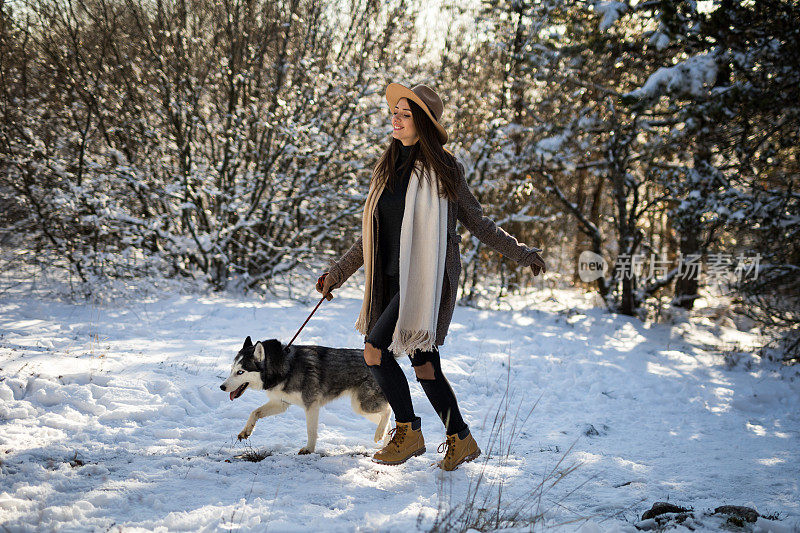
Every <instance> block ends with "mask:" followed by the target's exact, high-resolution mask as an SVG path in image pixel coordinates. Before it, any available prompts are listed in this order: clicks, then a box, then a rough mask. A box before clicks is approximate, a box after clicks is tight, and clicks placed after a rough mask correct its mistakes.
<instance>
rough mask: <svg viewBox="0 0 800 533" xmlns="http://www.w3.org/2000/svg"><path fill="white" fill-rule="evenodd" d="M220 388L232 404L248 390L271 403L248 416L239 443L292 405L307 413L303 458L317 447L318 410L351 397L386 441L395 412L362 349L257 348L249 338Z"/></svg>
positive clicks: (266, 344)
mask: <svg viewBox="0 0 800 533" xmlns="http://www.w3.org/2000/svg"><path fill="white" fill-rule="evenodd" d="M219 388H220V389H222V390H223V391H230V398H231V400H235V399H236V398H238V397H239V396H241V395H242V394H243V393H244V391H245V389H255V390H263V391H266V392H267V396H268V397H269V402H267V403H265V404H264V405H262V406H261V407H259V408H258V409H256V410H255V411H253V412H252V413H250V418H248V419H247V424H246V425H245V426H244V429H243V430H242V432H241V433H239V440H242V439H246V438H248V437H249V436H250V434H251V433H252V432H253V428H254V427H255V425H256V422H257V421H258V419H259V418H265V417H267V416H272V415H277V414H280V413H282V412H284V411H286V409H288V407H289V405H291V404H294V405H299V406H301V407H302V408H303V409H305V411H306V430H307V432H308V442H307V443H306V445H305V446H304V447H303V448H301V449H300V452H299V453H300V454H306V453H312V452H313V451H314V447H315V446H316V444H317V422H318V419H319V409H320V407H322V406H323V405H325V404H326V403H328V402H331V401H333V400H335V399H336V398H339V397H341V396H344V395H345V394H348V395H350V402H351V405H352V406H353V410H354V411H355V412H356V413H358V414H360V415H363V416H364V417H365V418H366V419H367V420H370V421H372V422H374V423H376V424H378V429H377V430H376V431H375V442H379V441H381V440H383V439H384V437H385V436H386V429H387V426H388V425H389V414H390V413H391V408H390V407H389V403H388V402H387V401H386V398H384V396H383V393H382V392H381V390H380V388H379V387H378V384H377V383H376V382H375V378H373V377H372V373H371V372H370V371H369V369H368V368H367V365H366V363H365V362H364V357H363V355H362V352H361V350H356V349H343V348H326V347H324V346H290V347H289V348H288V349H286V348H284V346H283V344H281V342H280V341H278V340H276V339H270V340H268V341H261V342H256V343H255V345H253V341H251V340H250V337H247V338H246V339H245V341H244V346H242V349H241V350H239V353H238V354H236V358H235V359H234V361H233V368H231V375H230V376H228V379H226V380H225V381H224V382H223V383H222V385H220V386H219Z"/></svg>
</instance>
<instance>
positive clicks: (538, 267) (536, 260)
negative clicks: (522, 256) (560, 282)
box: [531, 252, 547, 276]
mask: <svg viewBox="0 0 800 533" xmlns="http://www.w3.org/2000/svg"><path fill="white" fill-rule="evenodd" d="M531 270H533V275H534V276H538V275H539V271H541V272H542V274H544V273H545V272H547V268H546V266H545V264H544V259H542V256H541V255H539V253H538V252H533V257H532V263H531Z"/></svg>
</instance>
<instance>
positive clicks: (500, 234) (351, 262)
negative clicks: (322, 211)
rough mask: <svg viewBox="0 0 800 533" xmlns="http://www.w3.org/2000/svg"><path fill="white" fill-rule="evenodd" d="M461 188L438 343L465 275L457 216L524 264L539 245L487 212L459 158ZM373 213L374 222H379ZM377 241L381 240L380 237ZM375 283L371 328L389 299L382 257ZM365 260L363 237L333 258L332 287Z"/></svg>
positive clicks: (454, 206)
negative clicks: (385, 297)
mask: <svg viewBox="0 0 800 533" xmlns="http://www.w3.org/2000/svg"><path fill="white" fill-rule="evenodd" d="M458 170H459V173H458V189H457V198H456V200H455V201H450V202H448V206H447V251H446V254H445V278H444V282H443V283H442V298H441V304H440V306H439V317H438V320H437V326H436V344H437V345H439V346H441V345H442V344H444V338H445V336H446V335H447V330H448V328H449V327H450V320H451V319H452V318H453V310H454V309H455V306H456V295H457V293H458V280H459V277H460V276H461V252H460V250H459V245H460V243H461V239H460V238H459V235H458V233H457V232H456V220H460V221H461V223H462V224H463V225H464V226H465V227H466V228H467V229H468V230H469V231H470V232H471V233H472V235H474V236H475V237H477V238H478V239H479V240H480V241H481V242H482V243H484V244H486V245H487V246H489V247H490V248H492V249H494V250H496V251H498V252H500V253H501V254H503V255H504V256H506V257H510V258H511V259H513V260H514V261H516V262H517V263H519V264H520V265H522V266H530V265H532V264H533V259H534V257H535V254H536V252H537V251H541V250H540V249H539V248H530V247H528V246H526V245H524V244H522V243H520V242H519V241H517V239H515V238H514V237H513V236H512V235H509V234H508V233H507V232H506V231H505V230H504V229H503V228H501V227H500V226H498V225H497V224H495V223H494V221H493V220H492V219H490V218H488V217H486V216H484V215H483V208H482V207H481V204H480V203H479V202H478V200H477V199H476V198H475V196H473V194H472V192H471V191H470V190H469V186H468V185H467V182H466V180H465V178H464V165H462V164H461V162H458ZM375 211H376V214H375V216H374V217H373V224H375V223H376V221H375V218H377V209H376V210H375ZM376 242H377V240H376ZM375 263H376V264H375V268H374V277H373V284H372V302H371V305H370V317H369V328H368V330H372V327H373V326H374V325H375V322H376V321H377V320H378V317H379V316H380V314H381V312H382V310H383V308H384V306H385V304H386V303H388V302H383V301H381V300H382V299H383V272H382V265H381V262H380V261H376V262H375ZM363 264H364V250H363V247H362V243H361V237H360V236H359V237H358V240H356V242H355V244H353V246H351V247H350V249H349V250H347V252H345V254H344V255H343V256H342V257H341V258H340V259H339V260H338V261H333V262H331V264H330V266H329V268H328V272H329V273H330V274H329V275H331V276H333V282H334V283H333V285H332V287H331V288H332V289H337V288H339V287H341V286H342V284H343V283H344V282H345V281H347V279H348V278H349V277H350V276H352V275H353V274H354V273H355V271H356V270H358V269H359V268H360V267H361V266H362V265H363Z"/></svg>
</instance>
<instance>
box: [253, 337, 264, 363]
mask: <svg viewBox="0 0 800 533" xmlns="http://www.w3.org/2000/svg"><path fill="white" fill-rule="evenodd" d="M253 359H255V360H256V361H259V362H261V361H263V360H264V345H263V344H261V343H260V342H257V343H256V349H255V351H254V352H253Z"/></svg>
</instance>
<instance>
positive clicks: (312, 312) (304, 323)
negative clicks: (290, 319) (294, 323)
mask: <svg viewBox="0 0 800 533" xmlns="http://www.w3.org/2000/svg"><path fill="white" fill-rule="evenodd" d="M324 299H325V295H323V296H322V298H320V299H319V302H317V306H316V307H314V310H313V311H311V314H310V315H308V318H306V321H305V322H303V325H302V326H300V329H298V330H297V333H295V334H294V337H292V340H290V341H289V344H287V345H286V347H285V348H284V349H283V351H287V350H288V349H289V346H291V345H292V343H293V342H294V340H295V339H296V338H297V336H298V335H300V332H301V331H303V328H304V327H306V324H308V321H309V320H310V319H311V316H312V315H313V314H314V313H316V312H317V309H319V306H320V304H322V300H324Z"/></svg>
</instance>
